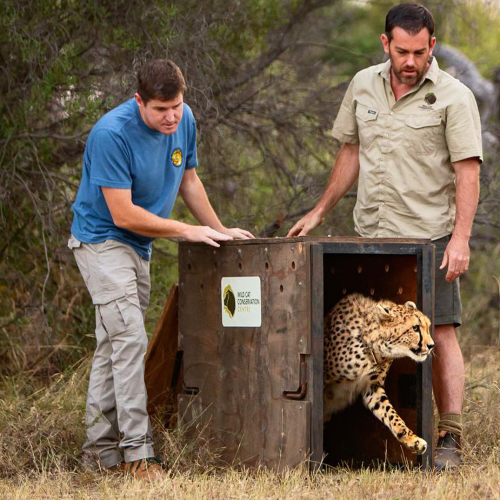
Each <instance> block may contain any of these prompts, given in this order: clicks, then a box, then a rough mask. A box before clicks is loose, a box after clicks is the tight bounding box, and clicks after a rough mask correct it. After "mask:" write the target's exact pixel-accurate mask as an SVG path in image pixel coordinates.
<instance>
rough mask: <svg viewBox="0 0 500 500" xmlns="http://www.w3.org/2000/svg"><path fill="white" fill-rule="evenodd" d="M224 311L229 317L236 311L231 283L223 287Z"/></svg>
mask: <svg viewBox="0 0 500 500" xmlns="http://www.w3.org/2000/svg"><path fill="white" fill-rule="evenodd" d="M224 311H226V312H227V314H228V315H229V317H230V318H232V317H233V316H234V313H235V311H236V297H235V296H234V292H233V289H232V288H231V285H227V286H226V288H224Z"/></svg>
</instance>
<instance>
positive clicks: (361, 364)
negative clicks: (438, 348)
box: [323, 293, 434, 455]
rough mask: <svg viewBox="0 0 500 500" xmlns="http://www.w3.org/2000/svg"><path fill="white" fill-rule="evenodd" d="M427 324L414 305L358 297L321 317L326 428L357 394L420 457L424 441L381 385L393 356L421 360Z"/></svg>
mask: <svg viewBox="0 0 500 500" xmlns="http://www.w3.org/2000/svg"><path fill="white" fill-rule="evenodd" d="M430 324H431V323H430V321H429V318H427V316H425V315H424V314H423V313H421V312H420V311H419V310H418V309H417V306H416V305H415V304H414V303H413V302H406V304H404V305H398V304H395V303H394V302H391V301H389V300H380V301H375V300H373V299H371V298H368V297H365V296H363V295H361V294H357V293H355V294H351V295H348V296H346V297H344V298H343V299H342V300H341V301H340V302H339V303H338V304H337V305H336V306H335V307H334V308H333V309H332V311H331V312H330V313H329V314H328V316H327V317H326V318H325V330H324V334H325V335H324V370H325V371H324V392H323V401H324V422H325V424H326V423H327V422H329V421H330V419H331V418H332V414H333V413H336V412H338V411H340V410H343V409H344V408H346V407H347V406H349V405H351V404H352V403H353V402H354V401H355V400H356V398H357V397H358V396H359V395H362V397H363V403H364V405H365V406H366V407H367V408H368V409H369V410H370V411H371V412H372V413H373V414H374V415H375V416H376V417H377V418H378V419H379V420H380V421H381V422H383V423H384V424H385V425H386V426H387V427H388V428H389V429H390V431H391V432H392V434H393V435H394V437H395V438H396V439H398V441H399V442H400V443H402V444H403V445H405V446H406V447H407V448H409V449H410V450H412V451H413V453H416V454H419V455H420V454H423V453H425V451H426V449H427V443H426V442H425V440H423V439H422V438H420V437H418V436H416V435H415V434H414V433H413V432H412V431H411V430H410V429H409V428H408V427H407V426H406V424H405V423H404V422H403V419H402V418H401V417H400V416H399V415H398V414H397V413H396V410H395V409H394V407H393V406H392V405H391V403H390V402H389V400H388V398H387V395H386V392H385V389H384V382H385V378H386V376H387V372H388V371H389V368H390V366H391V364H392V362H393V360H394V359H395V358H402V357H405V356H408V357H410V358H412V359H414V360H415V361H417V362H422V361H424V360H425V359H426V358H427V356H428V355H429V354H430V353H431V350H432V348H433V347H434V342H433V340H432V337H431V335H430Z"/></svg>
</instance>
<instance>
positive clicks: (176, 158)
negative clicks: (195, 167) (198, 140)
mask: <svg viewBox="0 0 500 500" xmlns="http://www.w3.org/2000/svg"><path fill="white" fill-rule="evenodd" d="M170 159H171V161H172V165H173V166H174V167H180V166H181V165H182V150H181V149H180V148H177V149H174V152H173V153H172V156H171V157H170Z"/></svg>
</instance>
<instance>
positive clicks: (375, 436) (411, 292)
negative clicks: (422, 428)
mask: <svg viewBox="0 0 500 500" xmlns="http://www.w3.org/2000/svg"><path fill="white" fill-rule="evenodd" d="M323 264H324V276H323V280H324V313H325V315H326V314H328V312H329V311H330V310H331V309H332V308H333V306H334V305H335V304H336V303H337V302H338V301H339V300H340V299H341V298H342V297H343V296H344V295H348V294H350V293H353V292H359V293H362V294H364V295H366V296H371V297H373V298H374V299H375V300H378V299H381V298H385V299H389V300H392V301H394V302H396V303H404V302H406V301H408V300H411V301H413V302H415V303H417V305H418V306H419V294H418V289H419V286H418V268H417V257H416V255H390V254H373V255H371V254H370V255H367V254H325V255H324V262H323ZM416 384H417V365H416V363H415V362H414V361H412V360H410V359H401V360H396V361H395V362H394V363H393V365H392V366H391V369H390V372H389V375H388V378H387V381H386V390H387V393H388V396H389V399H390V401H391V402H392V404H393V405H394V407H395V408H396V410H397V411H398V413H399V414H400V415H401V417H402V418H403V420H404V421H405V422H406V424H407V425H408V426H409V427H410V428H411V429H412V430H414V431H415V432H416V431H417V404H416V400H417V393H416V392H417V391H416ZM323 447H324V453H325V456H326V459H325V463H327V464H329V465H337V464H349V465H351V466H360V465H365V466H366V465H368V464H371V463H374V462H378V461H384V460H388V461H389V462H391V463H403V462H406V461H408V462H410V463H413V462H415V461H416V457H415V455H413V454H411V453H409V452H407V451H406V450H403V448H402V447H401V445H400V444H399V443H398V441H397V440H396V439H394V438H393V436H392V435H391V433H390V431H389V430H388V429H387V428H386V427H385V426H384V425H383V424H382V423H381V422H379V421H378V420H377V419H376V418H375V417H374V416H373V415H372V414H371V412H370V411H369V410H367V409H366V408H365V407H364V406H363V403H362V401H361V398H360V399H358V401H357V402H356V403H355V404H354V405H353V406H351V407H350V408H347V409H346V410H344V411H343V412H340V413H337V414H335V415H334V416H333V418H332V420H331V422H330V423H328V424H327V425H326V426H325V428H324V435H323Z"/></svg>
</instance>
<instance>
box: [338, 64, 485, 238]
mask: <svg viewBox="0 0 500 500" xmlns="http://www.w3.org/2000/svg"><path fill="white" fill-rule="evenodd" d="M390 69H391V63H390V61H387V62H386V63H383V64H379V65H377V66H372V67H370V68H367V69H365V70H362V71H360V72H359V73H357V74H356V76H355V77H354V78H353V80H352V81H351V84H350V85H349V88H348V90H347V92H346V95H345V97H344V100H343V102H342V105H341V107H340V110H339V113H338V115H337V119H336V120H335V124H334V127H333V132H332V133H333V136H334V137H335V138H336V139H338V140H339V141H341V142H347V143H351V144H359V145H360V148H359V163H360V171H359V182H358V195H357V202H356V206H355V208H354V223H355V229H356V231H357V232H358V233H359V234H360V235H361V236H363V237H366V238H376V237H389V238H397V237H407V238H430V239H437V238H441V237H443V236H446V235H448V234H451V233H452V232H453V227H454V224H455V191H456V190H455V173H454V169H453V166H452V162H457V161H460V160H464V159H466V158H472V157H478V158H479V159H480V161H482V146H481V123H480V118H479V112H478V109H477V104H476V101H475V99H474V96H473V95H472V92H471V91H470V90H469V89H468V88H467V87H466V86H465V85H463V84H462V83H460V82H459V81H458V80H456V79H455V78H453V77H452V76H450V75H449V74H447V73H445V72H444V71H441V70H440V69H439V67H438V63H437V61H436V59H433V61H432V63H431V65H430V67H429V70H428V71H427V73H426V75H425V77H424V78H423V79H422V81H421V82H420V83H419V84H417V85H416V86H415V87H413V88H412V90H411V91H410V92H409V93H408V94H406V95H404V96H403V97H402V98H401V99H399V101H397V102H396V100H395V98H394V95H393V92H392V89H391V80H390Z"/></svg>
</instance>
